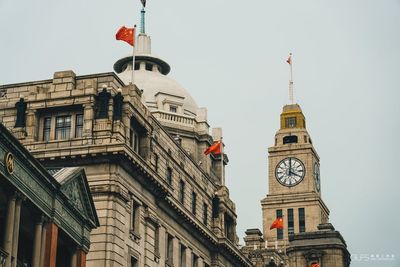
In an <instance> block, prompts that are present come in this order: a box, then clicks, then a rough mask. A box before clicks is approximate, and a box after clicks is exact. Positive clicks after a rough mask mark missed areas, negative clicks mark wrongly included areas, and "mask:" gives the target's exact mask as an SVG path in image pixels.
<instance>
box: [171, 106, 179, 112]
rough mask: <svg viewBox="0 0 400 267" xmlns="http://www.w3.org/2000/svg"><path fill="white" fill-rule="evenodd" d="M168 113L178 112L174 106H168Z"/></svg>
mask: <svg viewBox="0 0 400 267" xmlns="http://www.w3.org/2000/svg"><path fill="white" fill-rule="evenodd" d="M169 111H170V112H173V113H176V112H177V111H178V108H177V107H176V106H169Z"/></svg>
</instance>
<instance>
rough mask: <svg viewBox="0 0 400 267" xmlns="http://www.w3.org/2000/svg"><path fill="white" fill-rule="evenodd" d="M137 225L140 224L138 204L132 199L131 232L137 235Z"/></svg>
mask: <svg viewBox="0 0 400 267" xmlns="http://www.w3.org/2000/svg"><path fill="white" fill-rule="evenodd" d="M139 225H140V205H139V203H137V202H136V201H135V200H133V199H132V209H131V232H133V234H134V235H136V236H139Z"/></svg>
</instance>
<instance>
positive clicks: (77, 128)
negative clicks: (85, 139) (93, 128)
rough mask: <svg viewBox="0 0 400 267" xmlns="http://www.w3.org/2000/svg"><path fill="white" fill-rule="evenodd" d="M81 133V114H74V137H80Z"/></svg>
mask: <svg viewBox="0 0 400 267" xmlns="http://www.w3.org/2000/svg"><path fill="white" fill-rule="evenodd" d="M82 133H83V114H78V115H76V121H75V137H82Z"/></svg>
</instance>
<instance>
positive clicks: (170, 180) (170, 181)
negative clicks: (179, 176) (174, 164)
mask: <svg viewBox="0 0 400 267" xmlns="http://www.w3.org/2000/svg"><path fill="white" fill-rule="evenodd" d="M166 176H167V177H166V178H167V182H168V183H169V184H170V185H172V169H171V168H170V167H167V173H166Z"/></svg>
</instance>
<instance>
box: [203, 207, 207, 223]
mask: <svg viewBox="0 0 400 267" xmlns="http://www.w3.org/2000/svg"><path fill="white" fill-rule="evenodd" d="M207 221H208V205H207V204H206V203H203V223H204V224H205V225H207Z"/></svg>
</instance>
